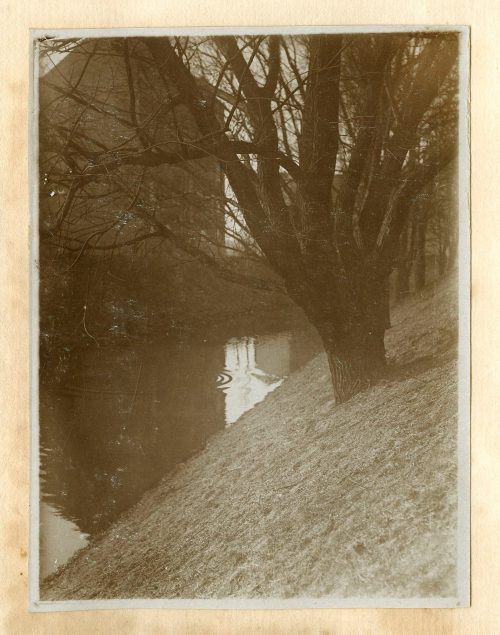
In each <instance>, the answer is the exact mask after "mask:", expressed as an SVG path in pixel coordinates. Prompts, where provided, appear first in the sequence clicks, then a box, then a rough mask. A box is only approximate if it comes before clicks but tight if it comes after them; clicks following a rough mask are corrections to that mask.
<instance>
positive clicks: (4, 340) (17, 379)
mask: <svg viewBox="0 0 500 635" xmlns="http://www.w3.org/2000/svg"><path fill="white" fill-rule="evenodd" d="M0 16H1V18H2V21H1V24H2V29H3V32H2V37H1V38H0V46H1V49H2V51H1V53H2V54H1V56H0V73H1V77H0V108H1V110H0V112H1V114H2V120H1V121H2V134H1V135H0V144H1V147H0V165H1V170H0V192H1V198H0V259H1V260H0V311H1V312H0V319H1V321H0V324H1V327H0V373H1V374H0V421H1V425H2V434H1V437H0V438H1V440H0V473H1V475H2V479H1V489H0V540H1V560H0V563H1V570H0V612H1V616H0V634H2V635H3V634H4V633H5V634H8V635H11V634H18V633H19V634H25V633H26V634H27V633H30V634H31V633H37V634H38V633H50V634H52V633H71V634H72V635H73V634H74V635H77V634H79V633H96V634H97V633H120V634H121V633H125V634H126V633H176V634H177V633H179V634H183V633H203V634H205V633H207V634H208V633H217V634H219V633H220V634H224V633H292V634H300V633H324V634H325V635H326V634H330V633H335V634H337V633H339V634H343V633H384V634H385V633H389V634H392V633H394V634H399V633H405V634H406V633H419V634H420V633H430V634H435V633H467V634H469V633H480V634H482V633H488V634H489V633H496V632H498V628H499V626H500V601H499V597H500V562H498V559H499V558H498V557H499V554H500V546H499V545H500V504H499V503H498V495H497V492H498V491H499V489H500V431H499V424H498V420H499V416H498V414H497V412H498V410H499V409H500V404H499V405H497V403H499V402H498V400H499V395H500V381H499V379H498V374H499V372H500V364H498V363H497V356H498V354H499V353H500V346H499V340H500V318H499V316H500V281H499V280H498V278H499V273H500V209H499V208H500V192H499V183H500V157H499V147H500V134H499V132H500V88H499V86H500V3H499V2H498V0H475V1H473V0H468V1H465V0H462V1H459V0H458V1H454V2H453V1H451V0H449V1H444V0H442V1H439V0H435V1H434V2H431V1H427V2H425V1H420V2H418V3H417V2H413V3H406V2H396V0H393V1H392V2H382V1H377V0H369V1H366V0H351V1H350V2H349V3H346V2H339V1H337V0H331V1H329V2H321V1H319V2H318V1H317V2H305V1H300V0H293V1H292V0H288V2H287V1H286V0H284V1H282V2H269V1H268V2H262V1H261V2H256V1H253V2H252V1H248V2H244V1H238V0H233V2H231V3H229V2H227V1H225V0H217V1H215V0H212V2H205V3H201V2H196V1H195V0H176V1H173V2H168V1H166V0H162V1H159V0H155V1H149V2H138V1H137V0H134V1H132V0H108V1H107V2H102V0H101V1H98V0H85V2H80V1H75V0H67V1H66V2H55V1H54V0H45V1H43V2H35V1H31V2H24V3H22V2H21V0H17V1H16V2H13V1H12V0H10V1H8V2H5V1H4V2H3V3H2V5H1V7H0ZM312 24H315V25H350V24H361V25H372V24H391V25H396V24H415V25H419V24H420V25H421V24H427V25H433V24H434V25H437V24H439V25H444V24H449V25H458V24H460V25H470V26H471V28H472V31H471V45H472V70H471V81H472V98H471V101H472V104H471V106H472V122H471V123H472V146H471V147H472V302H473V312H472V340H473V348H472V608H470V609H450V610H447V609H423V610H418V609H415V610H410V609H397V610H396V609H385V610H380V609H366V610H365V609H332V610H315V611H312V610H300V611H299V610H295V611H291V610H290V611H219V610H217V611H212V610H204V611H202V610H198V611H186V610H152V609H147V610H122V611H117V610H114V611H91V612H76V613H50V614H40V613H38V614H30V613H29V612H28V608H27V607H28V590H27V588H28V587H27V582H28V581H27V577H28V566H27V551H28V474H29V467H28V460H29V456H28V448H29V436H28V431H29V427H28V412H29V410H28V405H29V386H28V353H29V350H28V349H29V324H28V316H29V307H28V297H29V288H28V287H29V265H28V247H29V204H28V148H27V141H28V90H29V89H28V86H29V38H28V29H29V28H47V29H51V28H52V29H53V28H71V27H75V28H91V27H101V28H102V27H108V28H109V27H147V26H156V27H162V26H219V25H226V26H230V25H234V26H245V25H260V26H268V25H282V26H290V25H312Z"/></svg>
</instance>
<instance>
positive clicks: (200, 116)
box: [40, 32, 458, 402]
mask: <svg viewBox="0 0 500 635" xmlns="http://www.w3.org/2000/svg"><path fill="white" fill-rule="evenodd" d="M51 46H61V44H60V43H56V44H54V43H49V44H46V43H45V44H44V45H43V46H42V48H41V50H42V52H43V54H44V55H45V56H47V57H48V58H50V56H51V55H52V53H51ZM103 46H104V47H105V48H106V50H104V49H103ZM72 47H73V53H69V54H70V55H71V54H73V55H79V56H80V59H81V61H80V64H79V65H78V72H76V71H75V73H74V75H73V77H72V78H70V79H65V80H64V82H63V83H62V84H60V83H59V84H58V83H57V82H54V80H53V79H52V80H51V81H50V82H47V83H48V84H50V87H51V90H52V91H54V97H53V99H52V101H50V100H49V102H48V103H46V106H45V107H44V109H43V111H42V112H41V118H40V122H41V124H40V128H41V138H42V141H41V147H42V150H43V152H44V153H45V154H44V157H45V158H44V161H43V163H41V166H40V168H41V179H45V184H46V188H48V190H49V194H50V192H54V191H58V192H59V191H60V192H61V194H60V195H59V196H58V197H57V200H55V201H49V202H48V203H47V205H48V206H50V205H51V206H52V207H51V208H50V211H49V212H47V214H46V218H45V222H44V224H43V227H42V230H43V236H42V238H43V239H46V240H48V241H52V243H55V244H58V245H61V246H63V247H64V248H67V249H70V250H73V251H75V253H76V254H77V255H78V254H81V253H83V251H85V250H88V249H107V248H113V249H117V248H120V247H121V246H126V245H130V244H134V243H139V242H144V241H150V240H165V241H167V243H168V244H169V245H171V246H173V247H175V248H176V249H178V250H180V251H181V252H182V253H184V254H187V255H189V256H191V257H193V258H196V259H199V260H200V261H201V262H203V263H205V264H206V265H207V266H210V267H212V268H213V269H215V270H216V271H218V272H219V274H220V275H222V276H223V277H225V278H226V279H228V280H230V281H232V282H238V283H243V284H248V285H250V286H253V287H256V288H260V289H270V290H271V289H272V290H275V289H281V290H284V291H285V292H286V293H288V295H289V296H290V298H292V300H293V301H294V302H296V303H297V304H298V305H299V306H300V307H301V308H302V309H303V310H304V312H305V314H306V315H307V317H308V318H309V320H310V321H311V323H312V324H313V325H314V326H315V327H316V329H317V331H318V333H319V334H320V336H321V338H322V341H323V344H324V347H325V350H326V353H327V356H328V360H329V365H330V371H331V375H332V382H333V388H334V393H335V399H336V401H337V402H342V401H345V400H347V399H349V398H350V397H351V396H352V395H353V394H355V393H356V392H357V391H359V390H360V389H362V388H363V387H364V386H365V385H366V384H367V383H368V382H370V381H371V380H372V379H373V378H374V377H376V376H378V375H379V374H380V373H382V372H383V370H384V367H385V347H384V334H385V331H386V329H387V328H388V327H389V325H390V322H389V275H390V273H391V271H392V270H393V269H394V268H395V266H397V262H398V254H400V249H401V241H402V236H404V235H405V232H407V231H408V230H407V227H408V218H409V217H410V215H411V212H412V209H413V208H414V203H415V201H416V200H418V198H419V196H420V195H421V193H422V192H423V191H424V190H425V188H426V187H427V186H428V184H429V183H431V182H432V181H433V180H435V179H436V177H437V176H438V175H439V174H440V173H441V172H442V171H443V170H444V169H445V168H446V166H447V165H448V164H449V163H450V162H451V161H452V159H453V158H454V157H455V155H456V150H457V57H458V35H457V34H456V33H427V32H425V33H399V34H398V33H395V34H377V35H369V34H366V35H365V34H363V35H359V34H358V35H349V34H343V35H307V36H306V35H304V36H245V37H239V36H238V37H233V36H224V37H195V38H194V37H150V38H126V39H117V40H106V41H101V42H100V41H99V40H86V41H83V42H75V43H72ZM69 48H71V46H70V45H69V44H68V45H66V52H67V50H68V49H69ZM103 55H104V56H108V58H107V59H108V60H109V61H110V68H111V66H112V65H113V68H115V66H114V64H115V63H116V62H117V60H118V62H119V64H120V68H121V69H122V70H121V74H117V73H116V72H115V71H113V73H111V75H109V76H108V78H107V79H106V82H105V83H104V84H103V83H102V82H101V84H99V83H98V82H97V80H96V81H94V82H93V83H92V82H91V83H90V84H89V83H88V82H87V83H86V82H85V75H86V74H87V73H89V72H90V69H91V68H92V64H93V63H95V60H96V59H99V58H100V59H101V61H102V56H103ZM54 60H55V58H53V61H54ZM111 61H112V65H111ZM56 71H57V65H56V67H55V69H54V71H52V74H53V73H54V72H56ZM83 86H84V87H85V88H82V87H83ZM118 95H119V98H118ZM89 114H92V116H91V117H90V119H88V120H87V117H88V115H89ZM188 119H189V121H190V122H194V125H192V124H190V125H186V123H185V122H186V121H187V120H188ZM109 130H114V131H115V132H114V136H113V135H111V136H110V134H109ZM117 130H118V131H119V137H120V139H119V140H118V139H117V138H116V131H117ZM207 159H210V160H215V161H216V162H218V164H219V165H220V166H221V169H222V170H223V172H224V175H225V179H226V184H225V186H224V187H223V188H222V191H220V192H219V196H220V197H221V199H223V203H224V206H225V210H226V215H227V218H229V219H232V223H229V224H228V225H227V231H230V232H232V238H233V240H232V242H231V248H232V249H234V250H236V251H242V252H245V253H246V254H249V255H250V257H253V258H264V259H265V261H266V262H267V263H268V264H269V265H270V267H271V269H272V270H273V271H274V272H275V273H276V274H277V277H276V278H269V279H267V278H266V279H263V278H262V277H258V276H252V275H248V274H245V273H243V272H241V271H239V270H238V269H237V268H236V267H235V266H234V264H232V263H233V261H231V260H228V259H226V258H224V257H222V256H221V252H220V247H221V246H222V247H225V246H227V241H223V244H221V242H220V241H221V240H222V239H220V238H217V237H215V238H210V236H209V237H208V239H207V236H206V232H205V233H204V234H205V235H204V238H203V240H202V241H200V240H199V239H198V240H196V231H197V229H196V222H195V223H193V222H192V218H193V217H192V216H191V220H190V225H189V231H188V232H187V233H186V231H182V223H180V224H179V222H173V219H172V217H171V216H169V213H168V210H167V205H166V201H167V200H168V199H170V198H171V197H172V196H175V194H176V193H175V192H173V191H172V186H171V182H170V185H169V187H168V188H164V190H165V189H166V190H167V191H162V188H161V184H162V178H160V177H158V174H159V173H158V172H155V171H157V170H158V168H160V167H161V166H170V168H175V169H176V168H179V167H182V168H183V169H186V170H189V169H191V166H195V165H197V164H198V163H199V162H200V161H205V160H207ZM155 174H157V176H156V177H155V176H154V175H155ZM152 183H154V187H153V186H152ZM58 188H59V189H58ZM199 189H200V191H199V192H198V193H197V195H198V197H199V199H200V200H199V201H198V208H197V209H199V210H200V214H203V213H207V204H206V197H205V202H204V201H203V195H204V186H203V184H201V183H200V188H199ZM180 194H182V192H181V193H180ZM195 194H196V193H195ZM205 194H206V192H205ZM112 196H114V197H115V204H114V205H110V202H109V200H110V197H112ZM49 198H50V196H49ZM52 198H55V197H52ZM47 200H48V199H47ZM99 201H100V202H101V205H99ZM102 201H105V204H102ZM97 209H98V212H96V210H97ZM210 213H213V210H212V212H210ZM195 218H196V215H195ZM199 218H200V219H201V218H202V216H200V217H199ZM177 220H178V219H177ZM202 226H204V222H203V221H201V220H200V221H199V225H198V228H199V227H202ZM184 229H185V228H184ZM106 236H108V237H112V239H110V242H108V243H106V242H104V240H103V237H106ZM412 240H413V239H412ZM416 240H417V249H418V238H416ZM217 243H219V244H217Z"/></svg>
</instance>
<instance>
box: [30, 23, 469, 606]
mask: <svg viewBox="0 0 500 635" xmlns="http://www.w3.org/2000/svg"><path fill="white" fill-rule="evenodd" d="M468 36H469V34H468V29H466V28H464V27H452V26H448V27H438V26H435V27H419V26H414V27H383V28H382V27H377V28H376V27H363V28H356V27H349V28H342V29H340V28H335V27H324V28H306V27H303V28H297V27H294V28H290V29H284V28H280V29H270V28H269V29H264V28H260V29H258V28H248V29H241V28H238V29H224V28H220V29H208V28H207V29H176V30H175V29H168V30H167V29H163V30H160V29H142V30H139V29H129V30H123V29H116V30H104V31H100V30H96V31H92V30H76V29H75V30H70V31H53V32H50V33H48V32H41V31H39V32H32V34H31V39H32V64H33V73H32V75H33V77H32V102H31V103H32V108H31V117H32V120H31V181H30V185H31V192H32V197H31V199H32V226H33V244H32V254H31V255H32V272H31V274H32V356H31V366H32V401H31V409H32V417H31V437H32V452H31V494H32V497H31V502H32V504H31V560H30V566H31V577H30V594H31V608H32V610H55V609H57V610H64V609H73V608H99V607H120V606H131V607H141V606H144V607H146V606H165V607H188V606H189V607H202V608H203V607H207V608H208V607H270V608H285V607H315V606H317V607H335V606H338V607H342V606H346V607H347V606H374V607H390V606H401V607H418V606H421V607H456V606H467V605H468V604H469V565H468V560H469V536H468V531H469V519H468V514H469V484H468V475H469V453H468V434H469V204H468V192H469V147H468V82H469V77H468V63H469V37H468Z"/></svg>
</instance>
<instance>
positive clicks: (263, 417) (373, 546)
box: [42, 284, 457, 599]
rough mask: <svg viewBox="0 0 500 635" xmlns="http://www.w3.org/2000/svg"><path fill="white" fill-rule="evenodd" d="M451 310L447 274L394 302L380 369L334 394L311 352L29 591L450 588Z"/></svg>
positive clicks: (389, 591) (419, 592)
mask: <svg viewBox="0 0 500 635" xmlns="http://www.w3.org/2000/svg"><path fill="white" fill-rule="evenodd" d="M455 318H456V304H455V285H454V284H448V285H445V286H442V287H441V288H439V289H438V291H437V293H436V296H433V295H432V293H427V295H426V297H424V298H423V299H421V300H419V301H418V302H415V301H413V302H407V303H406V304H405V305H403V306H400V307H399V308H398V309H397V310H396V311H395V314H394V318H393V328H392V329H391V330H390V331H389V333H388V337H387V343H388V351H389V355H390V360H391V368H392V371H391V372H390V374H389V377H388V378H387V379H386V380H384V381H383V382H382V383H379V384H377V385H374V386H372V387H371V388H369V389H368V390H366V391H364V392H363V393H361V394H359V395H357V396H356V397H355V398H354V399H352V400H351V401H350V402H349V403H346V404H342V405H339V406H334V403H333V401H332V396H331V387H330V378H329V374H328V369H327V363H326V359H325V357H324V355H319V356H317V357H316V358H315V359H313V360H312V361H311V362H310V363H309V364H308V365H307V366H306V367H304V368H303V369H301V370H300V371H299V372H297V373H295V374H294V375H292V376H291V377H290V378H289V379H287V380H286V381H285V382H284V384H283V385H282V386H281V387H280V388H279V389H278V390H276V391H275V392H274V393H273V394H272V395H271V396H270V397H269V398H268V399H267V400H265V401H264V402H263V403H261V404H260V405H258V406H257V407H256V408H254V410H253V411H251V412H250V413H248V414H247V415H245V416H244V418H243V419H242V420H241V421H240V422H239V423H238V424H237V425H235V426H234V427H233V428H231V429H230V430H229V431H227V432H224V433H221V434H218V435H216V436H215V437H213V439H212V440H211V443H210V445H209V447H208V448H207V449H206V450H205V451H204V452H202V453H201V454H200V455H199V456H197V457H194V458H193V459H191V460H189V461H187V462H186V463H185V464H183V465H181V466H179V467H178V468H177V470H176V471H175V473H174V474H173V475H171V476H170V478H168V479H166V480H165V481H164V482H163V483H161V484H160V485H159V486H158V487H157V488H156V489H154V490H153V491H151V492H149V493H148V494H147V495H145V496H144V498H143V499H142V500H141V501H140V502H139V503H138V504H137V505H136V506H135V507H134V508H133V509H132V510H130V511H129V512H128V513H127V514H125V515H124V516H123V517H122V518H121V519H120V520H119V521H118V522H117V523H116V524H115V525H114V526H112V527H111V528H110V529H109V530H108V531H107V532H106V533H105V534H103V535H102V536H100V537H98V538H96V539H95V540H94V542H93V543H91V545H90V546H89V547H88V548H87V549H85V550H83V551H82V552H80V553H79V554H77V555H76V556H75V557H74V558H73V559H72V560H71V561H70V562H69V563H68V565H67V566H66V567H64V568H63V569H62V571H61V572H59V573H58V574H56V575H54V576H53V577H52V578H50V579H48V580H47V581H46V582H45V584H44V586H43V587H42V598H43V599H69V598H79V599H82V598H105V597H122V598H130V597H149V598H153V597H167V598H173V597H185V598H191V597H198V598H200V597H211V598H214V597H229V596H231V597H259V596H268V597H269V596H272V597H290V596H302V597H303V596H323V595H335V596H367V595H370V596H376V595H379V596H394V597H411V596H453V595H454V594H455V593H456V588H455V568H454V563H455V555H456V554H455V550H456V545H455V522H456V493H455V490H456V399H457V397H456V362H455V344H456V319H455ZM400 350H401V351H403V352H398V351H400Z"/></svg>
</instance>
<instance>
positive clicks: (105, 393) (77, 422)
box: [40, 332, 319, 576]
mask: <svg viewBox="0 0 500 635" xmlns="http://www.w3.org/2000/svg"><path fill="white" fill-rule="evenodd" d="M318 346H319V344H318V341H317V339H316V338H315V336H314V335H311V333H310V332H301V333H279V334H274V335H267V336H256V337H243V338H237V339H230V340H229V341H227V342H226V343H225V344H224V343H213V342H212V343H208V342H206V341H201V342H200V341H198V342H186V341H177V342H168V343H165V344H162V345H146V346H145V345H141V346H136V347H134V346H130V345H122V346H116V347H111V346H106V347H100V348H86V349H82V350H74V351H72V357H71V361H70V364H69V367H68V370H67V372H66V374H65V375H64V377H63V378H62V379H61V382H60V384H59V385H58V386H57V387H54V386H52V387H51V388H49V387H43V386H42V387H41V389H40V436H41V449H42V452H41V481H42V501H43V502H42V510H41V521H42V522H41V545H40V547H41V554H40V555H41V575H42V576H44V575H47V574H49V573H50V572H51V571H52V570H53V569H54V567H55V566H58V565H60V564H62V563H63V562H65V561H66V560H67V559H68V558H69V557H70V556H71V555H72V553H73V552H74V551H75V550H77V549H78V548H80V547H81V546H82V543H83V544H85V541H86V538H87V537H88V536H92V535H94V534H96V533H99V532H100V531H102V530H104V529H105V528H106V527H107V526H108V525H109V524H110V523H111V522H113V521H114V520H115V519H116V518H117V517H118V516H119V514H120V513H122V512H123V511H124V510H126V509H128V508H130V507H131V506H132V505H134V503H136V502H137V501H138V500H139V498H140V497H141V495H142V494H143V493H144V492H145V491H147V490H148V489H150V488H151V487H153V486H154V485H155V484H156V483H157V482H158V481H159V480H160V479H161V478H162V477H163V476H165V475H166V474H167V473H168V472H169V471H170V470H171V469H172V468H173V467H174V466H175V465H176V464H177V463H179V462H181V461H184V460H186V459H187V458H188V457H190V456H192V455H193V454H194V453H196V452H198V451H200V450H201V449H203V447H204V446H205V445H206V442H207V439H208V438H209V437H210V436H211V435H212V434H214V433H215V432H217V431H218V430H223V429H224V428H225V427H226V426H228V425H232V424H234V423H235V422H236V421H237V420H238V419H239V418H240V417H241V415H242V414H243V413H244V412H247V411H248V410H249V409H251V408H252V407H253V406H254V405H255V404H256V403H258V402H260V401H262V400H263V399H264V398H265V396H266V395H267V394H269V393H270V392H271V391H272V390H274V389H276V388H277V387H278V386H279V385H280V384H281V383H282V382H283V379H284V377H286V376H287V375H288V374H289V373H290V372H292V371H293V370H294V369H296V368H298V367H299V366H301V365H302V364H303V363H304V362H305V361H307V359H309V358H310V357H311V356H312V355H313V353H314V352H315V351H316V350H318ZM82 536H83V538H82ZM51 563H52V564H51ZM54 563H56V564H54Z"/></svg>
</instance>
